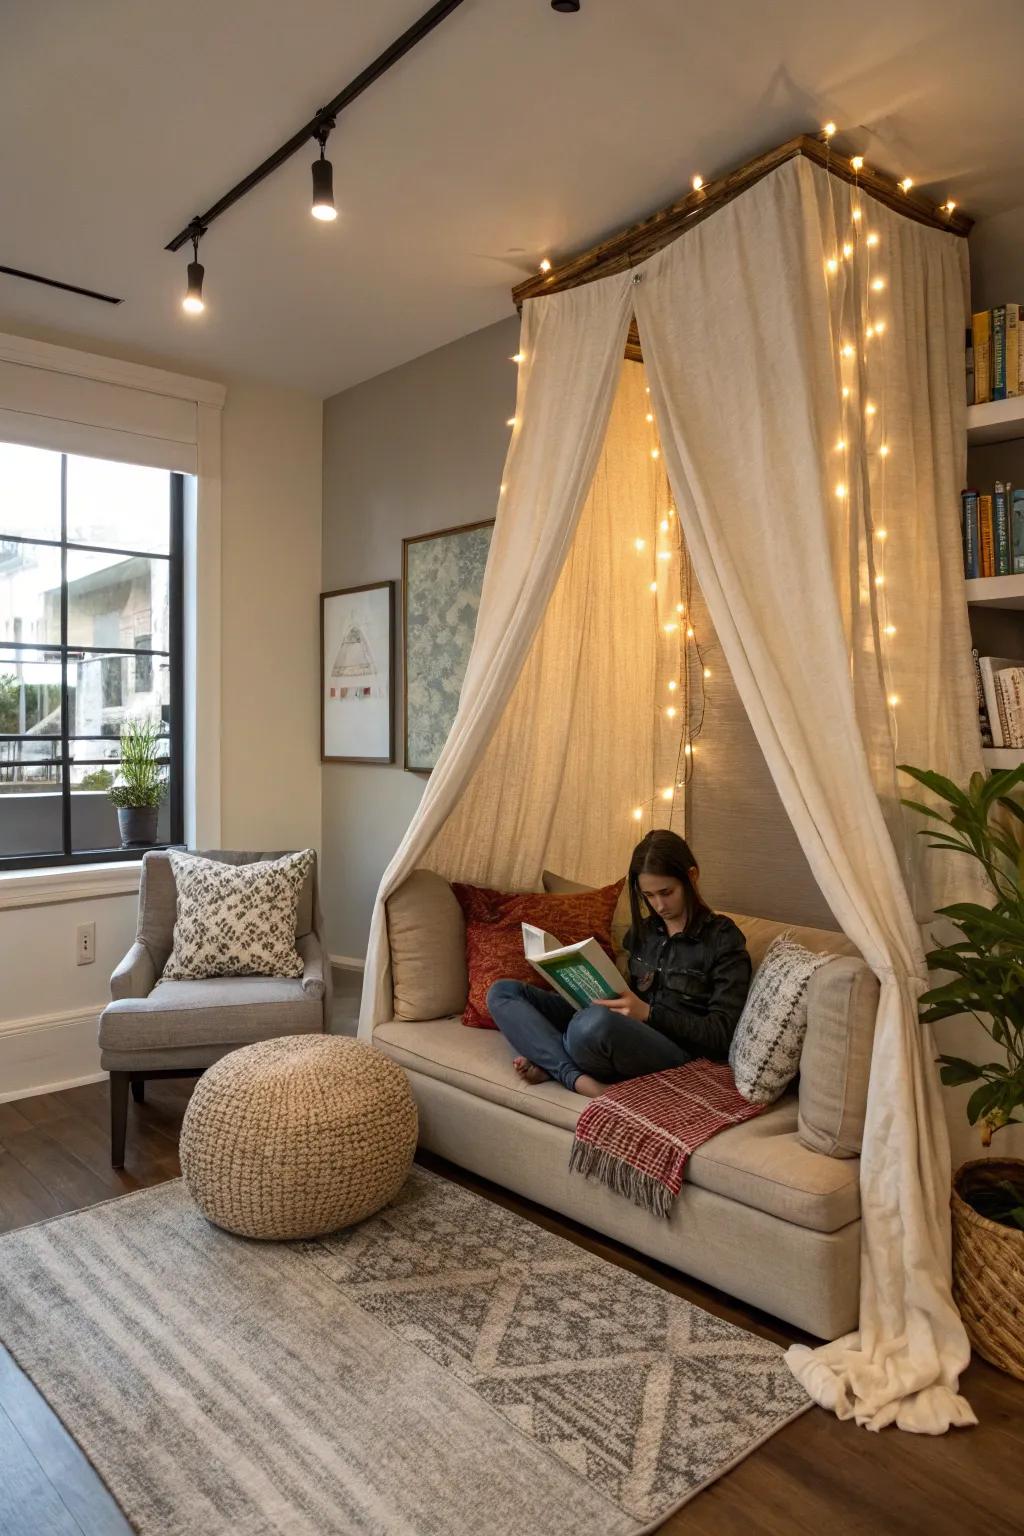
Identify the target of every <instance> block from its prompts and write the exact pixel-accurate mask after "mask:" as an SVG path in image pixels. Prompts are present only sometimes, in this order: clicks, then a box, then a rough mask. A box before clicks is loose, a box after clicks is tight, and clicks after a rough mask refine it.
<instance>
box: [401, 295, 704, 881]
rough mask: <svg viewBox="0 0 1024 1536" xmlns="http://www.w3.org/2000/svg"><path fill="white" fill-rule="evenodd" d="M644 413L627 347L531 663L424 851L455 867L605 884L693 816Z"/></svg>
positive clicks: (658, 476) (665, 539)
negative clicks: (687, 801) (650, 835)
mask: <svg viewBox="0 0 1024 1536" xmlns="http://www.w3.org/2000/svg"><path fill="white" fill-rule="evenodd" d="M543 302H545V303H550V304H557V303H559V302H560V297H559V296H558V295H555V296H553V298H552V299H550V300H545V301H543ZM648 414H650V398H649V396H648V394H647V386H646V377H645V374H644V370H643V367H642V366H641V364H639V363H629V362H627V363H625V364H624V365H623V367H622V372H621V375H620V379H619V385H618V389H617V392H616V396H615V401H614V405H613V408H612V414H611V419H610V421H609V424H608V431H607V435H606V437H605V442H604V447H603V449H602V452H601V457H600V459H599V461H598V465H597V470H596V472H595V475H594V479H593V483H592V485H591V488H590V494H589V496H588V497H587V501H586V505H585V506H584V508H583V512H582V514H581V517H580V522H579V527H578V529H577V531H576V536H575V538H574V540H573V543H572V547H571V549H570V551H569V555H568V558H567V559H566V561H565V564H564V566H563V567H562V572H561V575H560V576H559V578H558V582H557V585H556V586H555V589H554V591H553V593H552V595H551V599H550V601H549V603H548V606H547V609H546V611H545V613H544V616H543V619H542V621H541V623H540V626H539V628H538V631H537V635H536V637H535V639H534V641H533V645H532V646H531V648H530V653H529V656H528V657H527V661H526V665H525V666H524V668H523V670H522V673H521V675H520V677H519V681H518V683H517V684H516V686H515V689H514V690H513V692H512V695H511V698H510V699H509V702H508V705H507V706H506V708H505V711H504V713H503V715H502V717H501V720H500V722H499V724H498V727H497V729H496V730H495V732H494V735H493V736H492V738H491V741H490V743H489V745H488V747H487V749H486V751H485V752H484V754H483V756H482V757H481V760H480V763H479V765H478V767H477V768H476V770H475V772H474V773H473V775H472V777H471V779H470V780H469V783H468V784H467V786H466V788H465V789H464V791H463V793H462V796H461V798H460V800H459V803H458V805H457V806H456V808H455V810H454V811H453V812H452V814H451V816H450V817H449V819H448V821H447V823H446V825H445V827H444V830H443V831H442V833H441V834H440V836H439V838H438V840H437V842H436V843H435V844H434V846H433V848H432V849H431V850H430V854H429V856H428V858H427V863H428V864H429V865H430V867H431V868H433V869H436V870H437V871H438V872H439V873H441V874H443V875H445V876H447V877H448V878H450V879H456V878H457V879H459V880H468V881H470V882H472V883H474V884H478V885H489V886H493V887H496V888H498V889H500V890H508V891H517V890H532V889H537V888H539V886H540V877H541V873H542V871H543V869H544V867H545V865H547V866H548V867H549V868H551V869H553V870H555V871H557V872H558V873H560V874H563V875H567V876H568V877H569V878H570V879H574V880H581V881H585V882H586V883H588V884H591V885H605V884H608V883H610V882H611V881H613V880H616V879H621V878H622V876H623V874H624V873H625V870H626V868H627V865H628V862H629V856H630V853H631V851H632V848H633V845H634V844H635V843H636V842H637V841H638V839H639V837H640V836H641V835H642V833H643V832H645V831H647V830H648V829H649V828H650V827H651V826H669V825H672V826H673V827H675V829H676V830H677V831H679V832H682V830H683V825H684V823H683V811H684V805H683V796H684V789H683V788H682V779H681V770H682V764H681V763H680V762H679V760H678V753H679V729H678V714H677V711H678V710H679V708H680V698H681V694H682V690H681V689H680V688H679V687H678V686H677V687H676V688H675V689H674V690H672V691H670V690H669V688H668V684H669V682H675V683H677V684H678V682H679V680H680V667H679V660H680V657H679V651H680V644H679V636H680V632H681V631H680V623H681V617H682V616H681V615H680V614H679V612H678V610H677V605H678V603H679V601H680V582H679V560H678V558H676V546H677V544H678V540H679V525H678V522H677V520H676V519H675V516H674V514H672V515H670V501H671V498H670V494H669V489H668V482H667V480H666V477H665V472H664V469H663V467H662V461H661V460H660V458H659V459H654V458H652V456H651V448H652V447H653V446H654V443H655V438H654V429H653V426H652V425H649V424H648V423H647V420H646V417H647V415H648ZM652 586H653V587H654V589H655V590H654V591H652V590H651V588H652ZM659 705H660V706H661V707H660V708H659ZM666 709H672V710H673V714H672V715H671V716H669V715H667V714H666V712H665V711H666ZM666 793H667V794H668V795H670V798H668V799H666ZM637 810H639V811H640V812H641V818H640V819H639V820H637V819H636V818H635V816H634V812H635V811H637Z"/></svg>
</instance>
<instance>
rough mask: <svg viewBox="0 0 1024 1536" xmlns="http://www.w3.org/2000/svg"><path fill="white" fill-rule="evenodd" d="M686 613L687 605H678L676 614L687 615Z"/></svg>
mask: <svg viewBox="0 0 1024 1536" xmlns="http://www.w3.org/2000/svg"><path fill="white" fill-rule="evenodd" d="M685 612H686V604H685V603H676V613H685Z"/></svg>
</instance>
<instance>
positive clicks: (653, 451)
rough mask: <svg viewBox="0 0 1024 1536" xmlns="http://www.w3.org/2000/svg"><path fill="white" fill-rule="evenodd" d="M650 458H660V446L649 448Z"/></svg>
mask: <svg viewBox="0 0 1024 1536" xmlns="http://www.w3.org/2000/svg"><path fill="white" fill-rule="evenodd" d="M651 458H652V459H660V458H661V449H660V448H652V449H651Z"/></svg>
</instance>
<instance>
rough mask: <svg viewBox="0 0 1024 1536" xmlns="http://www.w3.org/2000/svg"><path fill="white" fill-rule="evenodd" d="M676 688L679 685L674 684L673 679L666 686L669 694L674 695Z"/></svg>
mask: <svg viewBox="0 0 1024 1536" xmlns="http://www.w3.org/2000/svg"><path fill="white" fill-rule="evenodd" d="M678 687H679V684H678V683H677V682H676V680H675V678H673V679H672V681H671V682H670V683H669V685H668V691H669V693H675V691H676V689H677V688H678Z"/></svg>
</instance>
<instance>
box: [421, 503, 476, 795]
mask: <svg viewBox="0 0 1024 1536" xmlns="http://www.w3.org/2000/svg"><path fill="white" fill-rule="evenodd" d="M493 529H494V519H493V518H492V519H491V520H490V521H489V522H484V523H469V524H467V525H466V526H465V527H463V528H445V529H442V531H441V532H440V533H424V534H420V535H418V536H417V537H416V538H413V539H404V540H403V541H402V635H403V641H404V663H405V665H404V673H405V732H404V735H405V766H406V768H408V769H410V770H411V771H413V772H414V773H430V771H431V770H432V769H433V767H434V765H435V764H436V762H437V759H438V757H439V755H440V752H441V748H442V747H443V746H444V744H445V741H446V739H447V737H448V732H449V731H450V730H451V727H452V721H453V720H454V719H455V712H456V710H457V709H458V707H459V693H460V691H461V689H462V680H463V678H464V677H465V675H466V664H467V662H468V661H469V652H470V649H471V647H472V644H473V634H474V632H475V630H476V616H477V610H478V608H479V606H480V589H481V587H482V586H483V581H484V569H485V567H486V565H487V554H488V551H489V549H490V547H491V533H492V531H493Z"/></svg>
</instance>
